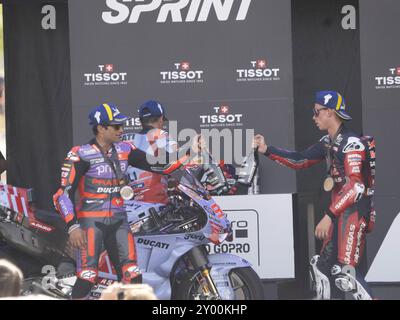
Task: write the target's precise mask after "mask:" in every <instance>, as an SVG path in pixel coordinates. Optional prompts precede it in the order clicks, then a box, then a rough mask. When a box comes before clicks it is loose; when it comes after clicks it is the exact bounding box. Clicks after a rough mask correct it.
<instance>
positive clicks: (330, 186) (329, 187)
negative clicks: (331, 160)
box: [324, 176, 335, 192]
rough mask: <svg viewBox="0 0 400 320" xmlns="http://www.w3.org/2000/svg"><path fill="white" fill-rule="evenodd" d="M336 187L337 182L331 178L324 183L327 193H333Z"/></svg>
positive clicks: (327, 178)
mask: <svg viewBox="0 0 400 320" xmlns="http://www.w3.org/2000/svg"><path fill="white" fill-rule="evenodd" d="M334 185H335V181H334V180H333V178H332V177H331V176H328V177H326V179H325V181H324V190H325V191H327V192H328V191H331V190H332V189H333V186H334Z"/></svg>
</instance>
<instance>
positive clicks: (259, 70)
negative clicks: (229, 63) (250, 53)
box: [236, 59, 280, 81]
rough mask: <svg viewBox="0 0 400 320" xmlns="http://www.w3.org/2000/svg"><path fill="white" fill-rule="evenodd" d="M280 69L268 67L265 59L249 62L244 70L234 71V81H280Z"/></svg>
mask: <svg viewBox="0 0 400 320" xmlns="http://www.w3.org/2000/svg"><path fill="white" fill-rule="evenodd" d="M279 72H280V69H279V68H276V67H270V66H269V65H268V61H267V60H266V59H256V60H252V61H250V64H249V65H248V66H247V67H246V68H241V69H236V74H237V79H236V81H276V80H280V77H279Z"/></svg>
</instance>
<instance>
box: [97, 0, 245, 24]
mask: <svg viewBox="0 0 400 320" xmlns="http://www.w3.org/2000/svg"><path fill="white" fill-rule="evenodd" d="M251 2H252V0H178V1H175V2H173V3H171V0H152V1H145V0H106V6H107V7H108V8H109V9H111V11H104V12H103V13H102V19H103V21H104V22H105V23H109V24H117V23H122V22H128V23H137V22H138V21H139V18H140V17H141V15H142V13H145V14H146V13H149V12H152V11H156V10H159V11H158V17H157V23H164V22H167V20H169V19H171V21H172V22H203V21H207V20H208V16H209V14H210V12H211V9H212V8H213V9H214V11H215V14H216V16H217V19H218V20H219V21H227V20H228V19H229V18H230V17H231V16H234V19H235V20H238V21H240V20H246V17H247V13H248V11H249V8H250V4H251ZM234 10H235V11H234ZM236 10H237V11H236Z"/></svg>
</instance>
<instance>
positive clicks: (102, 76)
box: [83, 63, 128, 86]
mask: <svg viewBox="0 0 400 320" xmlns="http://www.w3.org/2000/svg"><path fill="white" fill-rule="evenodd" d="M83 78H84V82H83V83H84V85H85V86H97V85H127V84H128V82H127V78H128V73H127V72H118V71H117V70H116V68H115V66H114V64H111V63H108V64H99V65H98V66H97V68H96V69H95V72H91V73H84V74H83Z"/></svg>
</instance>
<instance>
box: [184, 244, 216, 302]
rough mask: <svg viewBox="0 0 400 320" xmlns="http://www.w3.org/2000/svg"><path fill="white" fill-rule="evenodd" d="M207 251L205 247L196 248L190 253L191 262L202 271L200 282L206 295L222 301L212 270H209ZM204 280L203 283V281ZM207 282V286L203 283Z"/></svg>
mask: <svg viewBox="0 0 400 320" xmlns="http://www.w3.org/2000/svg"><path fill="white" fill-rule="evenodd" d="M207 254H208V253H207V251H206V249H205V247H204V246H200V247H195V248H193V249H192V250H191V251H190V252H189V256H188V257H189V260H190V262H191V263H192V265H193V267H194V268H195V269H200V279H199V277H198V278H197V281H199V283H200V285H201V287H202V290H203V293H204V295H206V296H208V295H210V294H211V295H212V296H214V297H215V298H216V299H220V296H219V294H218V290H217V287H216V286H215V283H214V281H213V279H212V278H211V275H210V268H208V259H207ZM202 280H203V281H202ZM203 282H205V284H204V283H203Z"/></svg>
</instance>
